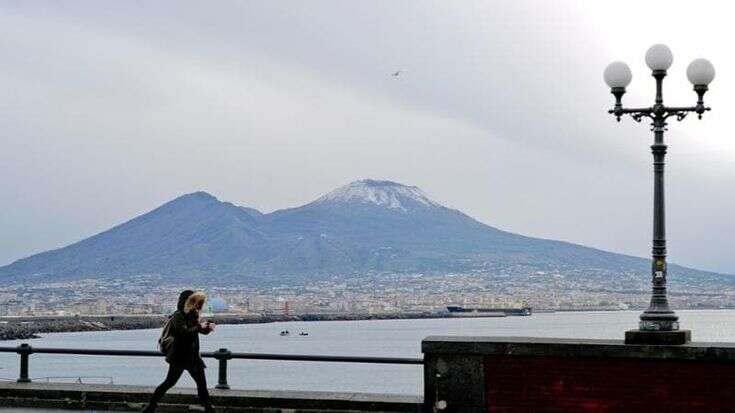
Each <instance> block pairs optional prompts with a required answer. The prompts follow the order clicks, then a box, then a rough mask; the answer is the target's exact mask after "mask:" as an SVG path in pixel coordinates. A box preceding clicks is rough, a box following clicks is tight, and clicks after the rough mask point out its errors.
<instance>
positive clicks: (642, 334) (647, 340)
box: [625, 330, 692, 346]
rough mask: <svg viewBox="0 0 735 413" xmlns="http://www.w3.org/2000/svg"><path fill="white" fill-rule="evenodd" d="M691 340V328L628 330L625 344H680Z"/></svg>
mask: <svg viewBox="0 0 735 413" xmlns="http://www.w3.org/2000/svg"><path fill="white" fill-rule="evenodd" d="M691 341H692V332H691V330H674V331H661V330H659V331H649V330H628V331H626V332H625V344H652V345H674V346H676V345H681V344H687V343H689V342H691Z"/></svg>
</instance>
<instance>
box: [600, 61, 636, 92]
mask: <svg viewBox="0 0 735 413" xmlns="http://www.w3.org/2000/svg"><path fill="white" fill-rule="evenodd" d="M602 77H603V78H604V79H605V83H607V85H608V86H610V87H611V88H613V87H626V86H628V85H629V84H630V81H631V80H632V79H633V74H632V73H631V72H630V68H629V67H628V65H626V64H625V63H624V62H620V61H618V62H612V63H610V64H609V65H607V67H606V68H605V72H604V73H603V74H602Z"/></svg>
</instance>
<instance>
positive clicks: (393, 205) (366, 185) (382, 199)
mask: <svg viewBox="0 0 735 413" xmlns="http://www.w3.org/2000/svg"><path fill="white" fill-rule="evenodd" d="M325 202H339V203H354V202H360V203H364V204H375V205H378V206H383V207H386V208H390V209H396V210H400V211H408V210H409V209H411V207H412V206H413V205H416V204H419V205H423V206H426V207H440V205H439V204H438V203H436V202H434V201H432V200H431V199H429V197H427V196H426V194H425V193H424V192H423V191H422V190H420V189H419V188H417V187H415V186H407V185H402V184H399V183H397V182H392V181H378V180H373V179H363V180H360V181H355V182H352V183H350V184H348V185H345V186H343V187H340V188H337V189H335V190H334V191H332V192H330V193H328V194H326V195H324V196H322V197H321V198H319V199H317V200H316V201H314V204H321V203H325Z"/></svg>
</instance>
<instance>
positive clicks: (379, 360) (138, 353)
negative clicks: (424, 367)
mask: <svg viewBox="0 0 735 413" xmlns="http://www.w3.org/2000/svg"><path fill="white" fill-rule="evenodd" d="M0 352H5V353H18V352H19V351H18V348H17V347H0ZM30 353H31V354H32V353H37V354H72V355H84V356H132V357H163V356H164V355H163V354H162V353H161V352H160V351H144V350H108V349H79V348H52V347H31V349H30ZM201 355H202V357H207V358H222V355H221V354H220V353H217V352H204V353H201ZM225 358H227V359H241V360H282V361H315V362H330V363H332V362H333V363H373V364H416V365H421V364H424V360H423V359H420V358H404V357H355V356H320V355H308V354H265V353H228V354H227V356H226V357H225Z"/></svg>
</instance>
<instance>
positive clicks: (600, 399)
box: [485, 356, 735, 413]
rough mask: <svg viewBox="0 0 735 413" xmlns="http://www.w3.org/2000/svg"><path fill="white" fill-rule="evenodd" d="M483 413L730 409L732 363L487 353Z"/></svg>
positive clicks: (734, 389) (734, 388) (733, 403)
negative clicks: (484, 411) (495, 354)
mask: <svg viewBox="0 0 735 413" xmlns="http://www.w3.org/2000/svg"><path fill="white" fill-rule="evenodd" d="M485 391H486V394H485V400H486V402H487V412H488V413H491V412H492V413H500V412H502V413H511V412H564V413H567V412H568V413H577V412H584V413H590V412H605V413H611V412H626V413H629V412H653V413H675V412H676V413H678V412H681V413H684V412H686V413H696V412H735V364H723V363H721V362H720V363H708V362H691V361H670V360H639V359H614V358H605V359H593V358H575V357H569V358H567V357H521V356H488V357H486V358H485Z"/></svg>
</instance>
